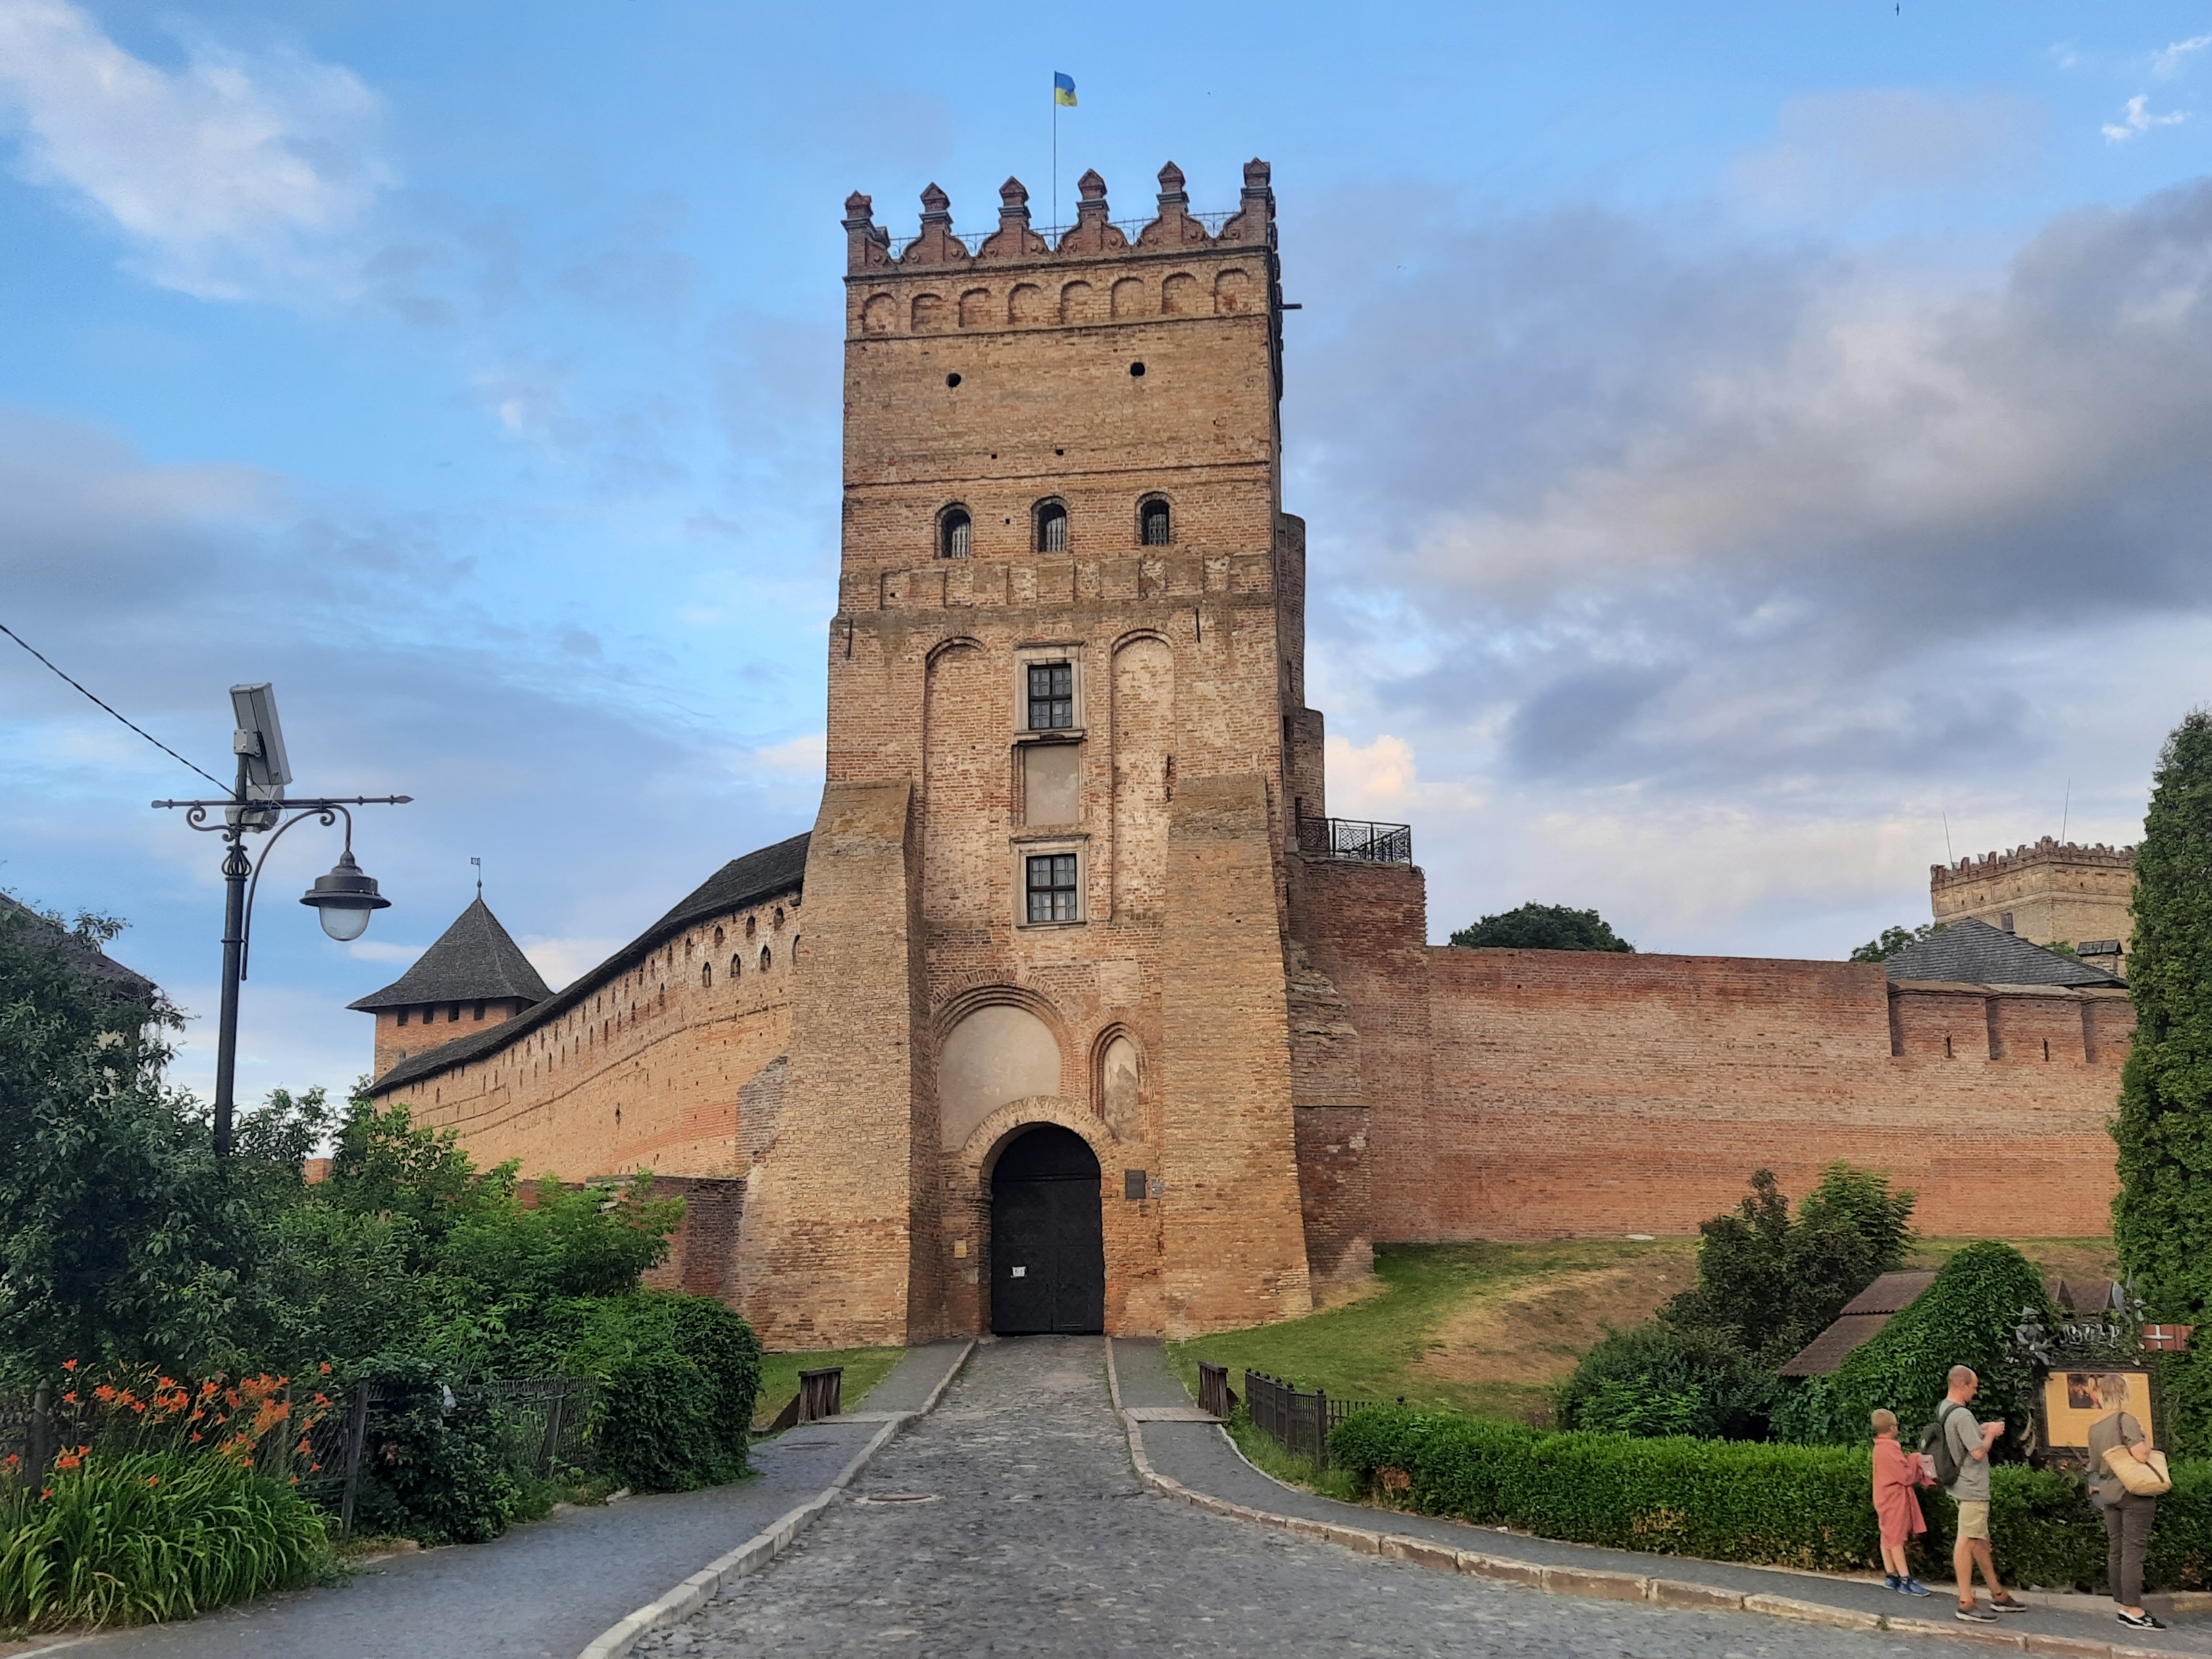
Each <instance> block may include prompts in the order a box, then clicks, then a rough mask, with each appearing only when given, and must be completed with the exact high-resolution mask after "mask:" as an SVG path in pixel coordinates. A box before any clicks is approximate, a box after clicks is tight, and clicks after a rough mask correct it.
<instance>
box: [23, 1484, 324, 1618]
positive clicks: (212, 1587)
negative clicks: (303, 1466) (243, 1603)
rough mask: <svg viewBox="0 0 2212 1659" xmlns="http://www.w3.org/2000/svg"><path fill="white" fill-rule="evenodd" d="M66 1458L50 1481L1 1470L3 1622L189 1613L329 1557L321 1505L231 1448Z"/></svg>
mask: <svg viewBox="0 0 2212 1659" xmlns="http://www.w3.org/2000/svg"><path fill="white" fill-rule="evenodd" d="M64 1462H65V1463H66V1464H67V1465H68V1467H61V1466H58V1467H57V1468H55V1469H54V1470H53V1471H52V1474H51V1475H50V1477H49V1480H48V1483H47V1485H46V1486H45V1487H44V1488H42V1489H37V1490H34V1489H33V1488H31V1487H29V1486H15V1485H12V1484H9V1483H7V1482H4V1481H0V1626H9V1625H21V1626H46V1625H56V1624H67V1623H91V1624H137V1623H140V1622H143V1621H145V1620H174V1619H190V1618H191V1617H193V1616H194V1615H196V1614H197V1613H204V1612H206V1611H207V1610H208V1609H209V1608H210V1607H221V1606H222V1605H224V1604H225V1603H226V1602H230V1601H240V1600H243V1599H244V1598H246V1597H247V1596H250V1595H260V1594H261V1593H262V1592H264V1591H265V1590H270V1589H278V1588H281V1587H283V1586H284V1585H286V1584H290V1583H298V1582H299V1581H301V1579H304V1578H307V1577H312V1576H313V1575H315V1574H316V1573H318V1572H319V1571H322V1570H323V1569H324V1568H325V1565H326V1564H327V1562H328V1560H329V1559H330V1547H329V1544H328V1542H327V1541H326V1539H325V1534H324V1531H323V1519H322V1516H320V1515H319V1514H318V1513H317V1512H316V1511H315V1510H314V1509H313V1507H312V1506H310V1505H309V1504H307V1502H306V1501H305V1500H303V1499H302V1498H301V1497H300V1496H299V1495H298V1493H296V1492H294V1491H293V1490H292V1489H291V1487H290V1486H287V1485H283V1484H281V1483H279V1482H277V1481H275V1480H269V1479H266V1478H264V1477H263V1476H261V1475H258V1474H255V1473H253V1471H252V1470H251V1469H248V1468H245V1467H243V1466H242V1465H241V1464H240V1463H239V1462H237V1461H236V1460H235V1459H234V1458H229V1457H223V1456H219V1455H214V1454H210V1453H203V1454H201V1455H197V1456H191V1457H186V1456H182V1455H178V1454H176V1453H173V1452H141V1453H129V1454H125V1455H121V1456H117V1457H106V1456H102V1455H97V1454H95V1455H92V1456H89V1457H82V1458H80V1457H79V1456H78V1455H76V1454H75V1453H70V1454H66V1455H64Z"/></svg>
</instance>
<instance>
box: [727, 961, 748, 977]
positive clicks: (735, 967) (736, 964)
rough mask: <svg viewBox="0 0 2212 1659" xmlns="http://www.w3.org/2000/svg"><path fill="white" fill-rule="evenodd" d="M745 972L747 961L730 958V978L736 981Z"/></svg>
mask: <svg viewBox="0 0 2212 1659" xmlns="http://www.w3.org/2000/svg"><path fill="white" fill-rule="evenodd" d="M744 970H745V959H744V957H731V958H730V977H731V978H732V979H735V978H736V977H737V976H738V975H739V974H742V973H743V972H744Z"/></svg>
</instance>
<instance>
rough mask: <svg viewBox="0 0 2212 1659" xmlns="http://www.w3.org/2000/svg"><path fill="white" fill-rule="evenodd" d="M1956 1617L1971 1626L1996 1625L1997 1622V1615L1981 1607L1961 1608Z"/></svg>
mask: <svg viewBox="0 0 2212 1659" xmlns="http://www.w3.org/2000/svg"><path fill="white" fill-rule="evenodd" d="M1954 1616H1955V1617H1957V1618H1959V1619H1960V1620H1964V1621H1965V1622H1966V1623H1967V1624H1969V1625H1994V1624H1996V1621H1997V1616H1996V1614H1995V1613H1991V1612H1990V1610H1989V1609H1988V1608H1987V1607H1981V1606H1979V1605H1977V1606H1974V1607H1960V1609H1959V1611H1958V1613H1956V1614H1955V1615H1954Z"/></svg>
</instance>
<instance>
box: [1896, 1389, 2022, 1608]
mask: <svg viewBox="0 0 2212 1659" xmlns="http://www.w3.org/2000/svg"><path fill="white" fill-rule="evenodd" d="M1950 1383H1951V1390H1950V1392H1949V1393H1948V1394H1947V1395H1944V1397H1943V1403H1942V1405H1941V1406H1939V1407H1936V1420H1935V1421H1934V1422H1933V1423H1930V1424H1929V1425H1928V1426H1927V1427H1926V1428H1925V1429H1923V1431H1921V1435H1920V1446H1921V1449H1922V1450H1923V1451H1924V1452H1926V1453H1927V1454H1928V1456H1929V1462H1932V1463H1933V1464H1934V1465H1935V1466H1936V1483H1937V1484H1938V1485H1940V1486H1946V1487H1948V1488H1949V1490H1950V1493H1951V1498H1952V1500H1953V1502H1954V1503H1956V1504H1958V1506H1959V1535H1958V1539H1957V1541H1956V1542H1954V1544H1953V1545H1952V1547H1951V1571H1952V1572H1953V1573H1954V1575H1955V1576H1956V1577H1957V1578H1958V1581H1959V1611H1958V1614H1957V1616H1958V1617H1959V1618H1960V1619H1961V1620H1965V1621H1966V1623H1968V1624H1971V1625H1994V1624H1996V1622H1997V1613H2026V1612H2027V1602H2025V1601H2016V1600H2015V1599H2014V1598H2013V1597H2012V1596H2010V1595H2007V1594H2006V1593H2005V1588H2004V1586H2003V1585H2002V1584H2000V1583H1997V1570H1996V1560H1995V1559H1994V1558H1993V1556H1992V1555H1991V1553H1990V1447H1991V1446H1992V1445H1994V1444H1996V1439H1997V1437H1998V1436H1999V1435H2001V1434H2002V1433H2003V1432H2004V1424H2003V1423H2002V1421H1998V1422H1995V1423H1977V1422H1976V1421H1975V1420H1974V1414H1973V1413H1972V1411H1970V1410H1968V1409H1967V1407H1970V1406H1972V1404H1973V1401H1974V1396H1975V1395H1977V1394H1978V1393H1980V1392H1981V1388H1982V1379H1981V1378H1980V1377H1978V1376H1975V1375H1974V1372H1973V1368H1972V1366H1968V1365H1954V1366H1952V1367H1951V1376H1950ZM1977 1565H1979V1566H1980V1568H1981V1570H1982V1582H1983V1583H1985V1584H1987V1585H1988V1586H1989V1588H1990V1607H1994V1608H1995V1609H1996V1612H1995V1613H1992V1612H1990V1611H1989V1610H1988V1609H1987V1608H1984V1607H1980V1606H1978V1605H1977V1604H1976V1602H1975V1601H1974V1568H1975V1567H1976V1566H1977Z"/></svg>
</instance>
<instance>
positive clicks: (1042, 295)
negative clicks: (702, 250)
mask: <svg viewBox="0 0 2212 1659" xmlns="http://www.w3.org/2000/svg"><path fill="white" fill-rule="evenodd" d="M1182 185H1183V175H1182V172H1181V170H1180V169H1178V168H1177V167H1175V166H1174V165H1173V164H1172V163H1170V165H1169V166H1167V167H1164V168H1163V169H1162V170H1161V173H1160V194H1159V199H1158V212H1157V215H1156V216H1153V217H1152V219H1151V220H1150V222H1147V223H1145V224H1143V225H1142V226H1141V228H1139V227H1129V228H1123V227H1121V226H1117V225H1116V224H1115V222H1113V220H1112V217H1111V215H1110V212H1109V206H1108V203H1107V199H1106V185H1105V181H1104V180H1103V179H1100V178H1099V177H1098V175H1097V173H1085V175H1084V177H1083V179H1082V180H1081V182H1080V185H1079V189H1080V191H1081V203H1080V205H1079V208H1078V210H1077V221H1076V223H1075V225H1074V227H1073V228H1072V229H1071V230H1069V231H1068V232H1067V233H1066V234H1065V235H1064V236H1063V237H1062V238H1061V239H1060V240H1059V242H1058V244H1057V246H1052V245H1048V242H1047V241H1046V240H1045V239H1044V237H1042V235H1040V234H1038V233H1037V232H1036V230H1034V229H1032V228H1031V227H1030V212H1029V208H1028V205H1027V202H1028V191H1026V190H1024V188H1023V186H1022V185H1021V184H1020V183H1019V182H1018V181H1017V180H1013V179H1009V180H1008V181H1007V182H1006V185H1004V186H1003V187H1002V188H1001V190H1000V210H999V228H998V229H997V231H996V232H995V233H994V234H991V235H989V236H987V237H986V238H983V239H982V240H981V242H980V245H979V246H975V248H974V249H973V250H972V251H971V249H970V247H969V245H968V244H967V243H966V242H964V241H963V240H962V239H961V238H959V237H957V236H956V235H955V234H954V233H953V230H952V217H951V211H950V206H949V204H948V202H947V199H946V197H945V194H944V192H943V191H939V190H938V189H937V188H936V187H935V186H934V185H933V186H931V188H930V189H929V190H928V191H925V192H924V194H923V197H922V205H923V209H924V211H923V214H922V219H921V234H920V235H919V236H917V237H915V239H913V240H911V241H910V242H908V244H906V245H905V246H904V247H903V249H902V250H900V251H898V252H896V253H895V252H894V250H893V247H892V246H891V244H890V239H889V237H888V235H887V234H886V233H885V232H884V230H882V229H880V228H878V227H877V226H876V225H875V224H874V222H873V221H872V215H871V204H870V202H869V198H868V197H865V196H860V195H855V196H854V197H852V198H851V199H850V200H848V203H847V204H846V209H847V217H846V220H845V228H846V232H847V237H848V270H847V276H846V307H845V312H846V347H845V354H846V355H845V410H846V417H845V491H844V554H843V568H842V577H841V582H840V588H839V608H838V611H837V614H836V618H835V620H834V622H833V623H832V624H831V627H830V629H829V641H828V643H829V771H828V787H827V790H826V793H825V794H824V798H823V805H822V811H821V816H820V817H819V819H818V820H817V824H816V828H815V831H814V835H813V837H812V842H811V850H810V853H809V856H808V860H807V867H806V878H805V935H804V945H803V950H804V951H805V958H804V959H803V960H802V963H801V972H800V975H799V979H798V981H796V984H795V987H794V990H793V999H794V1000H793V1039H792V1048H791V1060H790V1065H791V1070H790V1079H789V1090H790V1096H789V1101H788V1104H787V1108H786V1109H785V1111H784V1112H783V1114H782V1117H781V1129H780V1133H779V1137H778V1142H777V1145H776V1147H775V1154H774V1156H773V1157H772V1158H769V1159H767V1160H765V1161H764V1162H763V1164H760V1165H758V1166H757V1168H756V1170H755V1172H754V1175H753V1178H752V1182H751V1185H750V1189H749V1192H748V1195H747V1216H746V1228H745V1231H746V1235H747V1240H748V1249H747V1255H746V1258H745V1259H744V1260H742V1261H741V1262H740V1270H739V1279H740V1281H741V1282H742V1283H743V1284H744V1285H745V1287H746V1298H747V1304H748V1307H749V1310H750V1312H751V1314H752V1316H753V1317H754V1318H755V1319H756V1321H757V1323H758V1325H759V1327H760V1328H761V1330H762V1332H763V1336H764V1337H765V1338H766V1339H767V1340H770V1341H771V1342H778V1341H781V1342H788V1343H793V1344H802V1343H809V1342H820V1341H823V1340H829V1338H830V1337H831V1336H832V1335H834V1337H835V1340H839V1341H896V1340H902V1339H903V1338H905V1337H907V1336H908V1335H910V1334H916V1333H922V1332H933V1331H937V1330H942V1329H953V1330H963V1331H964V1330H974V1329H980V1328H990V1326H991V1323H992V1309H991V1307H990V1301H991V1297H992V1296H993V1295H994V1288H995V1293H996V1294H999V1295H1006V1294H1012V1293H1014V1292H1015V1291H1021V1290H1023V1289H1024V1288H1025V1287H1024V1286H1023V1285H1019V1284H1018V1283H1017V1282H1015V1281H1014V1280H1012V1279H1007V1280H1006V1282H1005V1283H1003V1284H1000V1283H999V1282H998V1279H995V1278H994V1267H996V1268H997V1269H999V1270H1000V1277H1003V1274H1004V1273H1007V1272H1012V1271H1013V1269H1014V1268H1015V1267H1017V1266H1018V1264H1011V1263H995V1264H994V1261H992V1260H990V1259H989V1258H990V1254H991V1251H990V1240H991V1236H992V1225H991V1213H990V1204H991V1189H992V1175H993V1171H994V1164H995V1162H996V1160H997V1159H998V1158H1000V1155H1001V1154H1002V1153H1003V1152H1005V1149H1006V1146H1008V1144H1009V1143H1010V1142H1011V1141H1012V1140H1013V1139H1016V1138H1018V1137H1019V1136H1020V1135H1021V1134H1022V1133H1024V1131H1025V1130H1027V1129H1029V1128H1030V1127H1034V1126H1037V1125H1054V1126H1058V1127H1060V1128H1061V1129H1064V1130H1066V1131H1068V1132H1071V1133H1073V1134H1074V1135H1075V1136H1077V1137H1079V1138H1080V1139H1082V1140H1083V1141H1084V1142H1085V1143H1086V1144H1087V1146H1088V1147H1089V1149H1090V1152H1091V1153H1092V1154H1093V1155H1094V1156H1095V1157H1096V1158H1097V1163H1098V1164H1099V1167H1100V1170H1101V1171H1102V1181H1103V1200H1102V1201H1103V1218H1102V1223H1101V1225H1102V1227H1103V1245H1104V1253H1105V1258H1106V1275H1105V1282H1106V1286H1107V1304H1108V1305H1107V1310H1106V1322H1107V1325H1108V1328H1126V1329H1139V1330H1186V1329H1193V1328H1219V1327H1223V1326H1233V1325H1242V1324H1249V1323H1256V1322H1261V1321H1264V1320H1268V1319H1273V1318H1280V1317H1284V1316H1290V1315H1293V1314H1297V1313H1301V1312H1304V1311H1306V1310H1308V1308H1309V1307H1310V1304H1311V1288H1310V1282H1309V1273H1310V1260H1309V1252H1308V1249H1307V1240H1306V1238H1305V1237H1304V1227H1303V1225H1302V1217H1301V1206H1300V1194H1299V1180H1298V1167H1297V1144H1296V1141H1297V1134H1296V1126H1295V1122H1294V1117H1293V1111H1292V1103H1291V1093H1292V1091H1291V1046H1292V1045H1291V1034H1290V1030H1289V1025H1288V1021H1289V1010H1290V1002H1291V984H1290V969H1289V964H1290V960H1291V945H1290V939H1289V902H1290V894H1289V887H1290V874H1289V871H1288V869H1287V868H1286V865H1287V863H1288V859H1287V856H1286V849H1287V848H1289V847H1290V846H1291V845H1292V844H1293V842H1294V836H1295V831H1294V822H1295V819H1296V817H1297V816H1298V815H1300V814H1301V813H1303V814H1305V815H1309V816H1314V817H1318V816H1319V815H1320V813H1321V811H1322V745H1321V736H1322V728H1321V720H1320V718H1319V716H1318V715H1316V714H1313V713H1312V712H1311V711H1310V710H1308V709H1306V708H1304V700H1303V699H1304V650H1305V627H1304V525H1303V524H1302V523H1301V522H1300V521H1299V520H1297V519H1295V518H1291V517H1289V516H1287V515H1286V514H1285V513H1283V512H1282V510H1281V500H1282V471H1281V449H1280V443H1279V421H1278V404H1279V398H1280V394H1281V387H1282V331H1281V321H1282V301H1281V290H1280V285H1279V280H1278V267H1277V256H1276V246H1275V226H1274V198H1273V191H1271V190H1270V188H1269V185H1268V168H1267V164H1266V163H1265V162H1261V161H1254V162H1252V163H1250V164H1249V165H1248V166H1247V167H1245V169H1244V188H1243V199H1242V204H1241V205H1240V208H1239V210H1237V212H1236V213H1235V214H1233V215H1227V216H1217V218H1216V220H1215V223H1214V225H1213V226H1212V227H1209V225H1208V224H1207V222H1206V221H1204V220H1202V219H1200V217H1199V216H1194V215H1193V214H1192V213H1191V212H1190V211H1189V209H1188V197H1186V196H1185V194H1184V191H1183V188H1182ZM1078 1156H1079V1155H1078ZM1332 1265H1334V1264H1332ZM1358 1269H1359V1270H1360V1271H1363V1272H1364V1269H1365V1261H1364V1251H1363V1253H1362V1259H1361V1260H1360V1261H1359V1263H1358ZM987 1287H994V1288H987Z"/></svg>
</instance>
